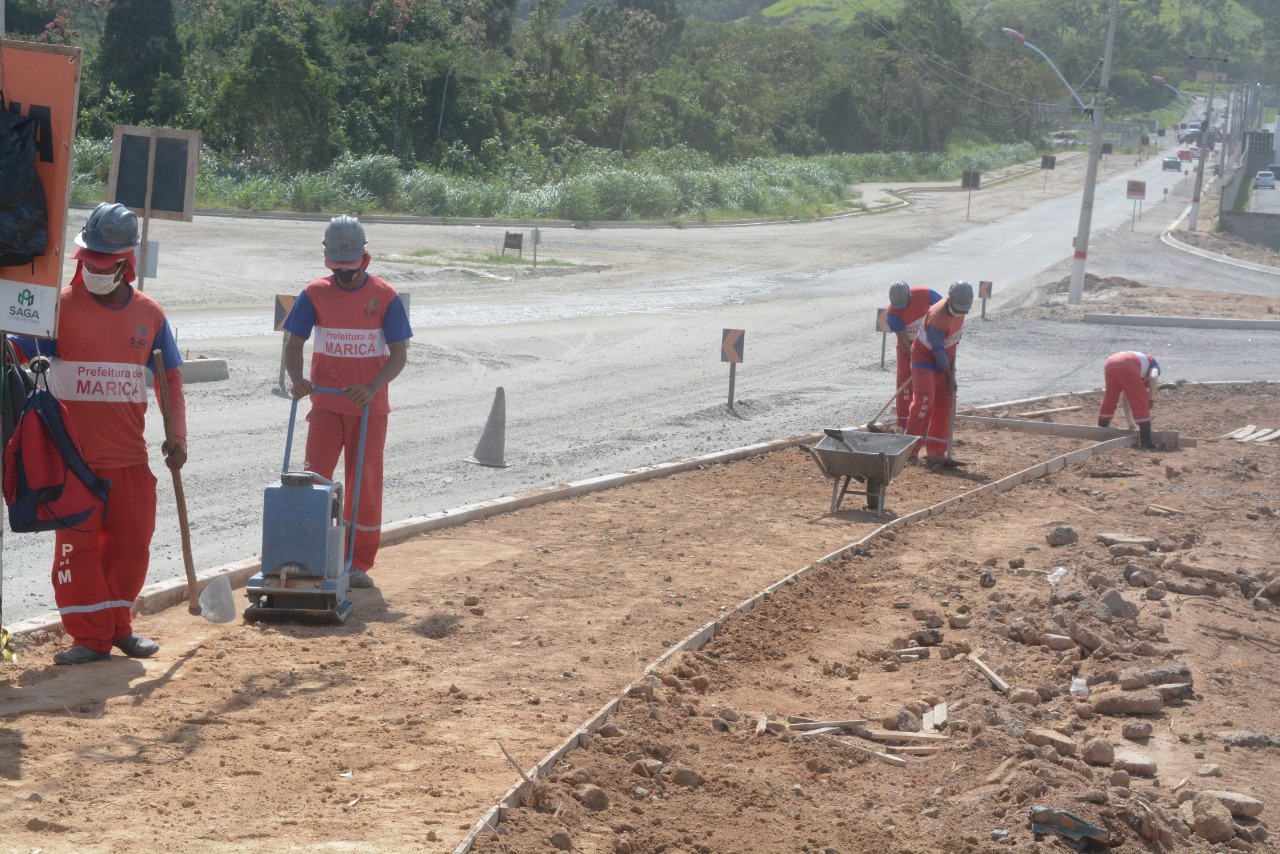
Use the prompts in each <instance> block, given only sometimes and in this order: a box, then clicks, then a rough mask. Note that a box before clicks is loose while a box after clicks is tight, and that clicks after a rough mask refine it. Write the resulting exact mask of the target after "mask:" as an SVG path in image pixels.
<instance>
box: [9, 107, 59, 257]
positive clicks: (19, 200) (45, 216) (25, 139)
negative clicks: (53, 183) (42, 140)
mask: <svg viewBox="0 0 1280 854" xmlns="http://www.w3.org/2000/svg"><path fill="white" fill-rule="evenodd" d="M48 233H49V212H48V209H47V208H46V206H45V198H44V185H42V184H41V183H40V176H39V175H38V174H36V121H35V119H32V118H31V117H29V116H19V115H16V114H15V113H11V112H9V109H8V106H7V104H6V102H5V99H4V93H3V92H0V267H21V266H25V265H27V264H30V263H31V262H32V261H33V260H34V259H35V258H38V257H39V256H41V255H43V254H44V249H45V243H46V241H47V239H48Z"/></svg>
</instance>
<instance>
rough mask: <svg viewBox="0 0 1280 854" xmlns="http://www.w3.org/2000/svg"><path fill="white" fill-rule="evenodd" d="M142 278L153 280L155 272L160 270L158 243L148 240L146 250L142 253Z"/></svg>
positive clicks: (157, 241)
mask: <svg viewBox="0 0 1280 854" xmlns="http://www.w3.org/2000/svg"><path fill="white" fill-rule="evenodd" d="M141 261H142V276H143V278H146V279H154V278H155V277H156V271H157V270H158V269H159V268H160V241H159V240H148V241H147V248H146V249H145V250H144V251H143V253H142V258H141Z"/></svg>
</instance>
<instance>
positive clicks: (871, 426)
mask: <svg viewBox="0 0 1280 854" xmlns="http://www.w3.org/2000/svg"><path fill="white" fill-rule="evenodd" d="M909 385H911V377H910V376H908V377H907V378H906V379H905V380H903V381H902V385H900V386H898V390H897V391H895V392H894V393H893V397H891V398H889V400H888V402H887V403H885V405H884V406H882V407H880V411H879V412H877V413H876V414H875V415H874V416H872V418H871V420H870V421H868V422H867V432H868V433H883V432H885V430H884V428H883V427H881V426H880V425H879V424H877V423H876V422H877V421H879V420H880V416H881V415H884V413H885V411H886V410H888V408H889V407H890V406H892V405H893V402H894V401H895V400H897V399H898V395H900V394H902V391H903V389H905V388H906V387H907V386H909Z"/></svg>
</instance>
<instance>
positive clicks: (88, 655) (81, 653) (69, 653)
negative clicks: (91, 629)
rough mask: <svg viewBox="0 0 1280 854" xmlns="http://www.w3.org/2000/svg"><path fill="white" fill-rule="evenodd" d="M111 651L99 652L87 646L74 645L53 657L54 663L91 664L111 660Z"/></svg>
mask: <svg viewBox="0 0 1280 854" xmlns="http://www.w3.org/2000/svg"><path fill="white" fill-rule="evenodd" d="M110 659H111V653H109V652H98V651H96V650H92V649H89V647H87V646H73V647H71V649H68V650H64V651H62V652H60V653H58V654H57V655H55V656H54V657H53V663H54V664H91V663H93V662H95V661H109V660H110Z"/></svg>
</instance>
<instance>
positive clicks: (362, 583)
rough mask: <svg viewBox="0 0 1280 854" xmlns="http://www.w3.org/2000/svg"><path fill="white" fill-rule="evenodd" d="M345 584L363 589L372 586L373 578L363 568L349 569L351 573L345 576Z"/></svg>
mask: <svg viewBox="0 0 1280 854" xmlns="http://www.w3.org/2000/svg"><path fill="white" fill-rule="evenodd" d="M347 586H348V587H359V588H362V589H363V588H367V587H373V586H374V583H373V579H372V578H371V577H370V576H369V573H367V572H365V571H364V570H363V569H353V570H351V574H350V575H349V576H347Z"/></svg>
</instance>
